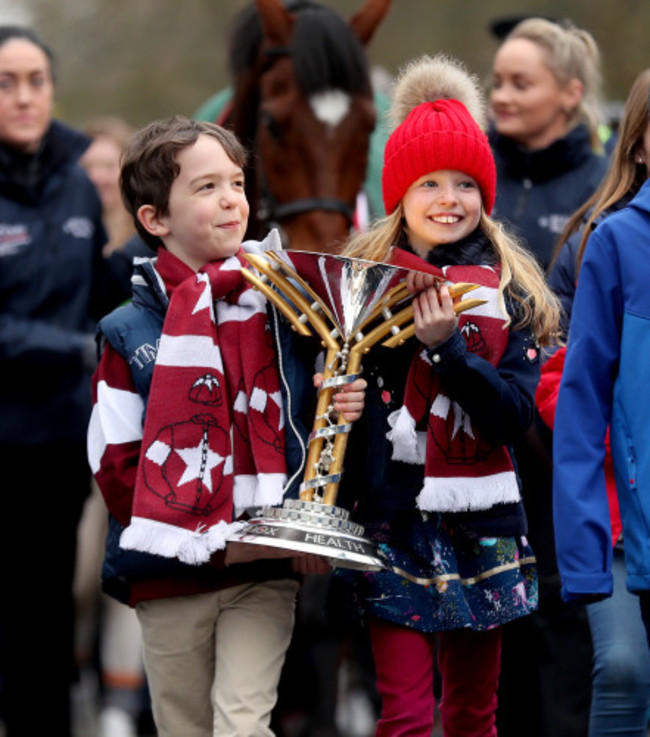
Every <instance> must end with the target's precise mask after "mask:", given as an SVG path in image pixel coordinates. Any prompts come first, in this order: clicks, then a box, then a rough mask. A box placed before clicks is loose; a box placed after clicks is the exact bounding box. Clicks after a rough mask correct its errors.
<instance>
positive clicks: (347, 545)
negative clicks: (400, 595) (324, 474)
mask: <svg viewBox="0 0 650 737" xmlns="http://www.w3.org/2000/svg"><path fill="white" fill-rule="evenodd" d="M348 517H349V512H348V511H347V510H345V509H342V508H341V507H335V506H331V505H327V504H319V503H317V502H304V501H301V500H294V499H288V500H286V501H285V502H284V504H283V506H282V507H279V508H278V507H265V508H264V509H263V510H262V511H261V516H260V517H255V518H254V519H251V520H249V521H248V523H247V524H246V526H245V527H244V528H242V530H240V532H238V533H237V535H236V536H235V537H234V538H232V539H233V540H235V541H237V542H243V543H251V544H252V545H269V546H271V547H277V548H284V549H287V550H295V551H296V552H301V553H312V554H313V555H319V556H321V557H323V558H327V559H328V560H329V562H330V564H331V565H332V566H333V567H335V568H355V569H358V570H363V571H381V570H384V569H385V568H386V565H385V563H384V562H383V561H382V559H381V557H380V556H379V553H378V551H377V546H376V545H375V544H374V543H373V542H372V541H370V540H366V539H365V538H364V537H363V532H364V530H363V527H362V526H361V525H357V524H355V523H354V522H350V521H349V519H348Z"/></svg>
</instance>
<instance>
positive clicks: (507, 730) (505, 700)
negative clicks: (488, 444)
mask: <svg viewBox="0 0 650 737" xmlns="http://www.w3.org/2000/svg"><path fill="white" fill-rule="evenodd" d="M599 84H600V62H599V52H598V47H597V45H596V43H595V41H594V39H593V37H592V36H591V35H590V34H589V33H588V32H587V31H584V30H581V29H578V28H575V27H573V26H571V25H569V24H559V23H554V22H551V21H548V20H544V19H541V18H529V19H527V20H524V21H522V22H521V23H519V24H518V25H517V26H515V28H514V29H513V30H512V31H511V32H510V33H509V34H508V36H507V37H506V38H505V40H504V41H503V43H502V44H501V46H500V48H499V49H498V51H497V53H496V56H495V59H494V64H493V75H492V88H491V93H490V108H491V114H492V121H493V127H492V130H491V131H490V143H491V145H492V149H493V152H494V157H495V160H496V165H497V181H498V187H497V199H496V204H495V208H494V215H495V217H496V219H499V220H502V221H504V222H506V223H507V224H508V225H509V226H510V227H511V228H513V229H514V230H515V232H517V233H518V235H519V236H520V237H521V239H522V241H523V242H524V244H525V245H527V246H528V248H529V249H530V250H531V251H532V252H533V253H534V254H535V255H536V256H537V259H538V261H539V262H540V264H541V265H542V267H543V268H547V267H548V265H549V262H550V260H551V255H552V253H553V249H554V245H555V241H556V240H557V238H558V236H559V235H560V233H561V232H562V230H563V229H564V226H565V225H566V222H567V220H568V219H569V217H570V216H571V215H572V214H573V212H574V211H575V210H577V209H578V208H579V207H580V206H581V205H582V203H583V202H584V201H585V200H587V199H588V198H589V197H590V196H591V195H592V194H593V192H594V190H595V189H596V188H597V187H598V185H599V183H600V181H601V179H602V177H603V176H604V174H605V171H606V168H607V160H606V159H605V157H604V156H602V155H601V154H600V148H601V146H600V142H599V138H598V123H599ZM550 448H551V433H550V430H548V428H546V427H545V426H544V425H543V424H542V423H541V421H539V418H536V420H535V423H534V424H533V427H532V428H531V430H530V431H529V432H528V434H527V435H526V437H525V438H524V439H522V441H520V442H519V443H518V444H517V446H516V447H515V455H516V458H517V462H518V464H519V469H520V473H521V478H522V485H523V497H524V503H525V507H526V512H527V515H528V519H529V525H530V533H529V534H530V540H531V544H532V546H533V549H534V550H535V553H536V556H537V562H538V573H539V584H540V607H539V612H537V613H535V614H534V615H533V616H531V617H528V618H527V619H526V620H522V621H521V622H516V623H513V624H512V625H508V626H507V627H505V628H504V638H503V669H502V676H501V684H500V692H499V713H498V724H499V734H500V735H502V736H503V737H510V735H513V736H514V735H516V734H520V729H521V724H522V723H523V722H522V721H521V720H522V719H524V718H525V720H526V723H527V724H528V725H530V727H531V729H532V730H533V731H530V732H529V734H530V735H531V737H537V736H539V737H546V736H547V735H548V736H549V737H550V736H551V735H552V736H553V737H574V736H575V737H582V736H583V735H584V734H586V733H587V724H588V719H589V700H590V695H591V638H590V633H589V626H588V622H587V618H586V614H585V611H584V608H583V607H568V606H566V605H564V604H563V603H562V600H561V597H560V588H559V575H558V573H557V565H556V561H555V546H554V539H553V520H552V498H551V494H552V464H551V450H550ZM533 725H535V727H533Z"/></svg>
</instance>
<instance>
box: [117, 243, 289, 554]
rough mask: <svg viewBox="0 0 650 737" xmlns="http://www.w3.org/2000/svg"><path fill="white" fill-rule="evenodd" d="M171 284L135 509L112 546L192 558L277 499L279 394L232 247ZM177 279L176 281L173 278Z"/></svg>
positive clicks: (262, 317)
mask: <svg viewBox="0 0 650 737" xmlns="http://www.w3.org/2000/svg"><path fill="white" fill-rule="evenodd" d="M161 258H162V259H165V267H166V268H167V269H169V268H170V267H171V268H172V271H174V270H177V271H178V272H179V273H180V274H181V277H180V278H179V280H178V281H180V283H178V282H177V283H178V286H176V287H175V289H174V290H173V292H172V295H171V299H170V302H169V307H168V310H167V314H166V317H165V322H164V325H163V330H162V335H161V338H160V343H159V346H158V351H157V356H156V363H155V367H154V372H153V378H152V382H151V391H150V394H149V400H148V404H147V412H146V419H145V425H144V437H143V440H142V451H141V454H140V463H139V467H138V472H137V477H136V485H135V495H134V501H133V514H132V518H131V523H130V525H129V526H128V527H127V528H126V530H125V531H124V533H123V534H122V537H121V540H120V545H121V547H123V548H126V549H131V550H140V551H144V552H149V553H155V554H157V555H162V556H165V557H170V558H172V557H176V558H179V559H180V560H182V561H184V562H186V563H192V564H199V563H203V562H206V561H207V560H209V558H210V555H211V554H212V553H213V552H214V551H215V550H219V549H222V548H223V547H224V546H225V544H226V541H227V539H228V537H229V535H230V534H232V533H233V532H234V531H236V530H237V529H239V527H240V526H241V523H238V522H236V521H234V520H235V518H236V516H237V515H238V514H239V513H241V511H243V509H245V508H246V507H249V506H253V505H265V504H277V503H279V502H280V501H281V500H282V490H283V486H284V483H285V481H286V470H285V455H284V430H283V417H282V399H281V395H280V383H279V377H278V371H277V359H276V354H275V350H274V347H273V341H272V336H271V333H270V331H269V330H268V329H267V320H266V307H265V300H264V298H263V297H262V296H261V295H260V294H259V293H258V292H257V291H256V290H254V289H252V288H250V287H249V285H248V284H247V283H246V282H245V280H244V279H243V277H242V274H241V269H242V266H244V265H245V263H246V262H245V261H244V259H243V257H242V256H241V252H240V253H238V254H237V255H236V256H233V257H231V258H228V259H225V260H223V261H219V262H214V263H211V264H208V265H207V266H206V267H205V268H203V269H201V270H200V271H199V272H198V273H194V272H192V274H191V275H190V276H187V272H188V267H187V266H185V265H184V264H183V263H182V262H181V261H179V260H178V259H175V257H174V256H172V255H171V254H169V253H167V252H161V254H160V256H159V259H161ZM181 279H182V280H181Z"/></svg>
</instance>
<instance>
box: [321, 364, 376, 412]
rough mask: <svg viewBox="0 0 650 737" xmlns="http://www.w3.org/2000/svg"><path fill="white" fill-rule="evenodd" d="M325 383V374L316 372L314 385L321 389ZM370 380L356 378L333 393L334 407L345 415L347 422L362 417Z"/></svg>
mask: <svg viewBox="0 0 650 737" xmlns="http://www.w3.org/2000/svg"><path fill="white" fill-rule="evenodd" d="M322 383H323V374H314V386H315V387H316V388H317V389H320V387H321V385H322ZM367 386H368V382H367V381H366V380H365V379H362V378H358V379H355V380H354V381H353V382H351V383H350V384H346V385H345V386H342V387H340V388H337V389H336V390H335V391H336V393H334V394H333V395H332V402H333V403H334V409H335V410H336V411H337V412H339V413H340V414H342V415H343V417H344V418H345V420H346V421H347V422H354V421H355V420H358V419H359V418H360V417H361V414H362V413H363V407H364V405H365V401H366V387H367Z"/></svg>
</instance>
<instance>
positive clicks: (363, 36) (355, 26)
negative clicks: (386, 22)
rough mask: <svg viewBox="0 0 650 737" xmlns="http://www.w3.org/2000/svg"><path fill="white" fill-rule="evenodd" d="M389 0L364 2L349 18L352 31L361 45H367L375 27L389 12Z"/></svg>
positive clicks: (368, 0) (367, 0)
mask: <svg viewBox="0 0 650 737" xmlns="http://www.w3.org/2000/svg"><path fill="white" fill-rule="evenodd" d="M390 2H391V0H366V2H365V3H364V4H363V6H362V7H361V8H360V9H359V10H358V11H357V12H356V13H355V14H354V15H353V16H352V18H350V25H351V26H352V30H353V31H354V32H355V33H356V34H357V36H358V38H359V40H360V41H361V43H362V44H364V45H365V44H367V43H368V41H370V39H371V38H372V37H373V35H374V33H375V31H376V30H377V27H378V26H379V24H380V23H381V22H382V20H383V19H384V16H385V15H386V13H388V11H389V10H390Z"/></svg>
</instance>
